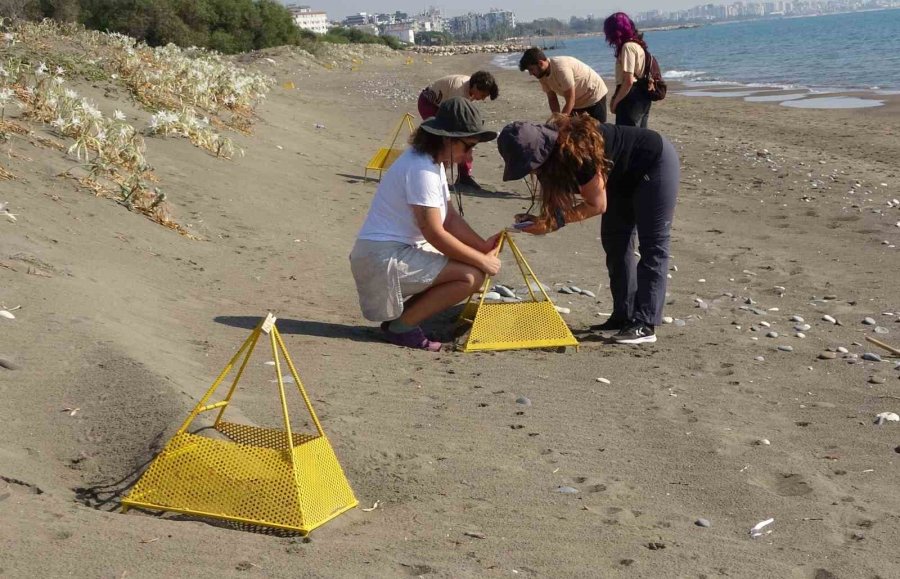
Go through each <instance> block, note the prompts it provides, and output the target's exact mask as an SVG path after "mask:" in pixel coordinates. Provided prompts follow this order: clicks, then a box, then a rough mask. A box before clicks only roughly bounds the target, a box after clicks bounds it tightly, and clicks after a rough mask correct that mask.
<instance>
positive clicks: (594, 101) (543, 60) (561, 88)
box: [519, 47, 608, 123]
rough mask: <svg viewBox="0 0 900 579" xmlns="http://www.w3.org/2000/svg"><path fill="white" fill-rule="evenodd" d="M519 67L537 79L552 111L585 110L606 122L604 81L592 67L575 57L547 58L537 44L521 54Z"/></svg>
mask: <svg viewBox="0 0 900 579" xmlns="http://www.w3.org/2000/svg"><path fill="white" fill-rule="evenodd" d="M519 70H527V71H528V74H530V75H531V76H533V77H535V78H536V79H538V80H539V81H540V83H541V88H542V89H543V90H544V92H545V93H547V104H549V105H550V110H551V111H552V112H554V113H562V114H564V115H577V114H579V113H587V114H589V115H591V116H592V117H594V118H595V119H597V120H598V121H600V122H601V123H605V122H606V93H607V92H608V91H607V88H606V83H605V82H603V79H602V78H600V75H599V74H597V72H596V71H595V70H594V69H592V68H591V67H589V66H588V65H586V64H585V63H583V62H581V61H580V60H578V59H577V58H572V57H571V56H554V57H552V58H547V56H546V55H545V54H544V51H542V50H541V49H540V48H537V47H532V48H529V49H528V50H526V51H525V54H523V55H522V59H521V60H520V61H519ZM560 96H561V97H563V99H564V100H565V101H566V104H565V106H562V107H561V106H560V104H559V97H560Z"/></svg>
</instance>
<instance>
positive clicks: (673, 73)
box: [663, 70, 706, 80]
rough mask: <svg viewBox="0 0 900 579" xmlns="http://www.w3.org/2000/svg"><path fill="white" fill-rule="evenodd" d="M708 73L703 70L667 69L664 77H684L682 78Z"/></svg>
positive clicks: (673, 78)
mask: <svg viewBox="0 0 900 579" xmlns="http://www.w3.org/2000/svg"><path fill="white" fill-rule="evenodd" d="M704 74H706V73H705V72H703V71H702V70H667V71H666V72H664V73H663V78H668V79H672V80H675V79H682V78H697V77H699V76H703V75H704Z"/></svg>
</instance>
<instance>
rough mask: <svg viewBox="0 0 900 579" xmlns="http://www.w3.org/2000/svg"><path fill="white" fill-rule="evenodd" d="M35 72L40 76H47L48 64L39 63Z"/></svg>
mask: <svg viewBox="0 0 900 579" xmlns="http://www.w3.org/2000/svg"><path fill="white" fill-rule="evenodd" d="M34 72H35V74H37V75H38V76H43V75H45V74H47V64H46V63H43V62H40V63H38V65H37V66H36V67H35V69H34Z"/></svg>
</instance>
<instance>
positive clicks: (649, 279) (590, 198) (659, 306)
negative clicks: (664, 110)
mask: <svg viewBox="0 0 900 579" xmlns="http://www.w3.org/2000/svg"><path fill="white" fill-rule="evenodd" d="M497 147H498V148H499V149H500V155H501V156H502V157H503V160H504V162H505V168H504V172H503V180H504V181H511V180H514V179H523V178H526V177H529V176H534V177H532V178H536V179H537V181H538V183H539V184H540V187H539V189H540V196H541V213H540V214H539V215H528V214H519V215H516V216H515V219H516V221H517V227H521V229H522V230H523V231H525V232H528V233H532V234H536V235H542V234H545V233H549V232H551V231H556V230H559V229H561V228H562V227H563V226H565V225H566V224H567V223H571V222H573V221H581V220H584V219H588V218H590V217H593V216H595V215H600V214H603V221H602V224H601V226H600V239H601V241H602V245H603V249H604V251H605V252H606V268H607V270H608V272H609V288H610V291H611V293H612V299H613V311H612V315H611V316H610V318H609V319H608V320H607V321H606V322H605V323H603V324H602V325H600V326H599V327H597V328H595V329H597V330H601V331H609V330H613V331H616V332H618V333H616V334H615V335H614V336H613V338H612V339H613V341H615V342H618V343H620V344H641V343H647V342H655V341H656V332H655V327H656V326H658V325H659V324H660V322H661V321H662V311H663V304H664V302H665V296H666V272H667V269H668V260H669V239H670V236H671V230H672V218H673V216H674V213H675V200H676V197H677V195H678V184H679V161H678V155H677V153H676V152H675V149H674V148H673V147H672V144H671V143H669V141H668V140H666V139H665V138H664V137H663V136H661V135H660V134H659V133H657V132H655V131H651V130H648V129H640V128H636V127H626V126H617V125H609V124H605V123H604V124H600V123H597V122H596V121H594V119H592V118H590V117H588V116H586V115H581V116H579V117H574V118H570V117H565V116H562V115H554V116H553V117H552V118H551V120H550V122H549V123H547V124H543V125H539V124H536V123H523V122H516V123H511V124H509V125H507V126H506V127H504V128H503V130H502V131H501V132H500V137H499V139H498V140H497ZM635 230H637V238H638V242H639V244H640V246H639V251H640V260H639V261H638V260H636V259H635V255H634V233H635Z"/></svg>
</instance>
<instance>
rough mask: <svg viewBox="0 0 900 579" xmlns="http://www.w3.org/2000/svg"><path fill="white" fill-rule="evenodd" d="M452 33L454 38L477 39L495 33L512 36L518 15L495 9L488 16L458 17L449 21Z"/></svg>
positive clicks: (468, 15) (474, 14)
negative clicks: (476, 37)
mask: <svg viewBox="0 0 900 579" xmlns="http://www.w3.org/2000/svg"><path fill="white" fill-rule="evenodd" d="M448 26H449V30H450V32H451V33H452V34H453V35H454V36H462V37H475V36H481V35H488V36H490V35H492V34H494V33H503V32H505V33H507V34H512V32H513V29H515V27H516V15H515V14H514V13H512V12H509V11H508V10H497V9H493V10H491V11H490V12H488V13H486V14H476V13H473V12H470V13H469V14H466V15H465V16H456V17H455V18H451V19H450V20H449V21H448Z"/></svg>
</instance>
